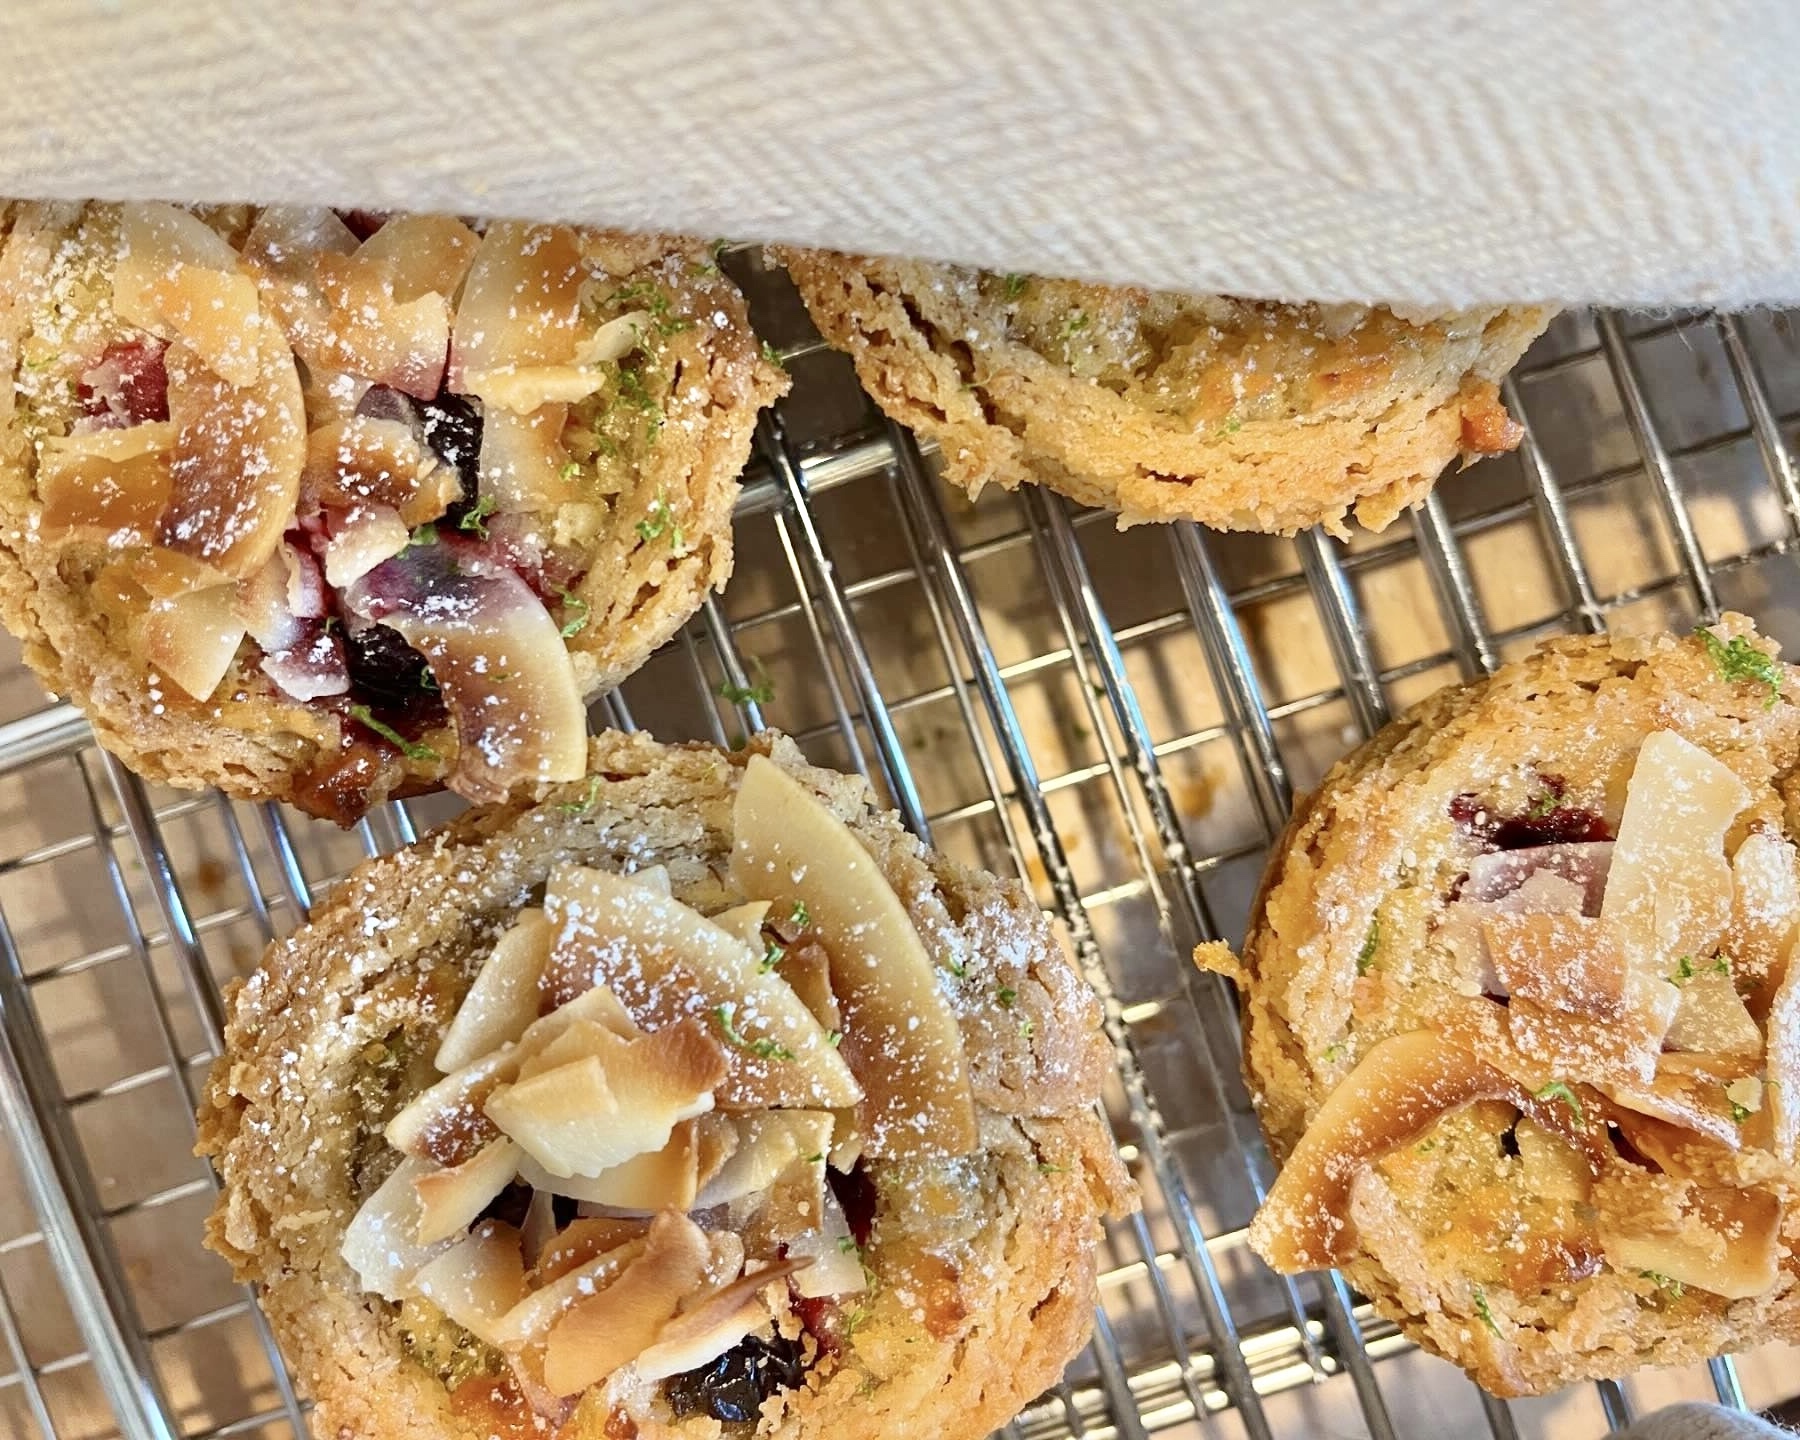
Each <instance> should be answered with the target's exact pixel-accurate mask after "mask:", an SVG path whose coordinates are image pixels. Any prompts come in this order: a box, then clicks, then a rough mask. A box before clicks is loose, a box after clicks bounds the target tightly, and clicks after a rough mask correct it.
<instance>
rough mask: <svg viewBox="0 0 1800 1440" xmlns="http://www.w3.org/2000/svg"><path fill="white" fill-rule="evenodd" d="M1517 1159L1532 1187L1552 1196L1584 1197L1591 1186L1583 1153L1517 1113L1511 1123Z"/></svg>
mask: <svg viewBox="0 0 1800 1440" xmlns="http://www.w3.org/2000/svg"><path fill="white" fill-rule="evenodd" d="M1513 1139H1514V1141H1515V1143H1516V1144H1517V1145H1518V1147H1519V1161H1520V1163H1521V1164H1522V1165H1523V1166H1524V1168H1525V1173H1526V1174H1527V1175H1528V1176H1529V1177H1530V1179H1531V1187H1532V1189H1533V1190H1534V1191H1535V1192H1536V1193H1537V1194H1539V1195H1543V1196H1547V1197H1548V1198H1550V1199H1553V1200H1576V1201H1584V1200H1586V1199H1587V1198H1588V1195H1589V1193H1590V1192H1591V1191H1592V1190H1593V1188H1594V1186H1593V1182H1594V1174H1593V1171H1592V1170H1591V1169H1590V1168H1589V1166H1588V1162H1587V1157H1586V1156H1584V1155H1583V1154H1582V1153H1581V1151H1580V1150H1579V1149H1577V1148H1576V1147H1575V1146H1573V1145H1571V1144H1570V1143H1569V1142H1568V1141H1567V1140H1565V1139H1564V1138H1563V1137H1562V1136H1561V1135H1558V1134H1557V1133H1556V1132H1555V1131H1554V1130H1546V1129H1545V1128H1544V1127H1543V1126H1542V1125H1539V1124H1538V1123H1537V1122H1536V1121H1534V1120H1530V1119H1527V1118H1526V1117H1524V1116H1521V1117H1520V1118H1519V1120H1518V1122H1517V1123H1516V1124H1515V1125H1514V1126H1513Z"/></svg>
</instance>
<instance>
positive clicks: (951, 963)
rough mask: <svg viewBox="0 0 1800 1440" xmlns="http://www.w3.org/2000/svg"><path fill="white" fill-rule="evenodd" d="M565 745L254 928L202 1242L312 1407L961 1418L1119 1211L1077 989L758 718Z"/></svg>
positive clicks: (545, 1416)
mask: <svg viewBox="0 0 1800 1440" xmlns="http://www.w3.org/2000/svg"><path fill="white" fill-rule="evenodd" d="M584 760H585V765H586V768H587V769H588V771H589V772H590V774H589V778H587V779H586V780H584V781H582V782H577V783H573V784H569V785H566V786H564V787H561V788H560V789H559V790H558V791H556V792H554V793H553V794H552V795H551V796H550V797H549V798H548V799H547V800H545V801H543V802H541V803H538V804H536V805H535V806H526V805H523V804H521V805H516V806H515V807H514V808H511V809H508V810H501V811H490V812H480V811H478V812H474V813H472V814H471V815H469V816H467V817H465V818H464V819H463V820H461V821H459V822H457V824H455V825H454V826H452V827H450V828H449V829H447V830H445V831H443V832H439V833H438V834H437V835H435V836H432V837H429V838H428V839H427V840H425V841H423V842H421V843H420V844H419V845H418V846H415V847H414V848H413V849H411V850H409V851H403V852H401V853H400V854H398V855H396V856H394V857H392V858H389V859H386V860H380V861H375V862H372V863H370V864H369V865H366V866H364V867H363V868H362V869H361V870H359V871H357V872H355V873H353V874H352V875H351V876H350V877H348V879H347V880H346V881H345V882H344V883H343V885H342V886H341V887H339V888H338V889H337V890H335V891H334V892H333V898H332V900H331V901H329V902H328V903H327V904H326V906H325V907H324V908H323V909H322V911H321V912H320V913H319V914H317V915H316V916H315V918H314V919H313V921H312V923H311V924H310V925H308V926H307V927H305V928H303V929H302V930H301V931H300V932H299V933H297V934H296V935H295V936H294V937H293V938H292V939H291V940H288V941H286V942H282V943H279V944H277V945H276V946H275V947H273V948H272V949H271V951H270V953H269V955H268V956H267V957H266V959H265V961H264V963H263V966H262V968H261V969H260V970H259V971H258V972H257V974H256V975H255V976H253V977H252V978H251V979H250V980H249V981H248V982H247V983H246V984H245V986H244V987H243V989H242V990H241V991H240V992H239V993H238V994H237V995H236V996H235V997H234V999H233V1001H232V1019H231V1023H230V1026H229V1031H228V1036H227V1044H228V1054H227V1055H226V1056H225V1057H224V1058H223V1059H221V1060H220V1062H219V1064H218V1065H217V1066H216V1068H215V1070H214V1072H213V1076H212V1079H211V1082H210V1085H209V1088H208V1092H207V1096H206V1099H205V1102H204V1104H203V1108H202V1114H201V1128H202V1149H203V1151H204V1152H205V1153H208V1154H210V1155H212V1156H213V1157H214V1159H215V1161H216V1162H217V1164H218V1166H219V1170H220V1174H221V1177H222V1180H223V1192H222V1195H221V1199H220V1202H219V1205H218V1208H217V1210H216V1211H215V1213H214V1216H213V1218H212V1221H211V1223H210V1226H209V1243H211V1244H212V1245H213V1246H214V1247H215V1248H217V1249H218V1250H220V1251H221V1253H223V1254H225V1255H226V1256H227V1257H228V1258H230V1259H231V1260H232V1262H233V1263H234V1265H235V1266H236V1268H237V1270H238V1272H239V1274H240V1275H241V1276H243V1277H244V1278H246V1279H250V1280H254V1281H255V1282H257V1283H258V1284H259V1285H261V1286H262V1287H263V1290H262V1293H263V1303H264V1308H265V1310H266V1311H267V1313H268V1315H269V1317H270V1320H271V1322H272V1324H273V1326H274V1328H275V1330H276V1333H277V1334H278V1336H279V1337H280V1338H281V1340H282V1342H283V1344H284V1346H285V1347H286V1349H287V1351H288V1354H289V1356H290V1358H291V1360H292V1362H293V1364H294V1366H295V1369H296V1372H297V1373H298V1374H299V1375H301V1377H302V1378H303V1379H304V1380H305V1382H306V1383H307V1384H308V1385H309V1387H310V1389H311V1391H312V1393H313V1397H314V1399H315V1400H316V1402H317V1405H318V1410H319V1414H320V1416H321V1417H322V1421H323V1423H324V1425H325V1426H326V1428H327V1429H328V1430H330V1432H331V1433H332V1434H334V1435H342V1436H352V1437H354V1436H365V1437H370V1440H373V1437H376V1436H385V1435H388V1434H398V1433H406V1434H411V1435H417V1436H440V1435H441V1436H445V1437H450V1436H455V1437H458V1440H462V1437H467V1436H483V1437H485V1436H488V1435H490V1434H501V1435H507V1436H525V1435H534V1434H562V1435H566V1436H571V1437H573V1436H586V1435H602V1434H604V1435H609V1436H611V1435H632V1436H641V1437H648V1440H655V1437H659V1436H670V1437H673V1436H686V1435H693V1436H702V1435H712V1436H716V1435H717V1434H719V1433H720V1428H721V1427H724V1429H725V1430H726V1431H728V1432H733V1433H745V1434H748V1433H750V1432H751V1431H752V1430H753V1429H754V1430H755V1431H756V1433H762V1434H774V1435H782V1436H821V1437H823V1436H826V1435H829V1436H831V1437H833V1440H839V1437H845V1436H849V1437H858V1436H868V1437H871V1440H873V1437H876V1436H882V1435H887V1434H895V1433H901V1431H902V1430H903V1429H908V1428H911V1429H913V1431H914V1433H929V1434H933V1435H942V1436H950V1437H957V1436H967V1437H971V1440H973V1437H977V1436H980V1435H984V1434H986V1433H987V1432H988V1431H990V1430H991V1429H992V1428H994V1427H995V1426H996V1425H998V1424H1000V1423H1002V1422H1004V1421H1005V1420H1007V1419H1009V1418H1010V1417H1011V1416H1012V1415H1013V1414H1014V1413H1016V1411H1017V1410H1018V1409H1019V1408H1020V1407H1021V1406H1023V1405H1024V1404H1025V1403H1026V1402H1027V1401H1029V1400H1030V1399H1032V1398H1033V1397H1034V1395H1035V1394H1036V1393H1038V1392H1039V1391H1040V1390H1041V1389H1043V1388H1044V1387H1045V1386H1046V1385H1048V1384H1049V1383H1050V1382H1051V1381H1053V1380H1054V1379H1055V1378H1056V1376H1057V1375H1058V1374H1059V1373H1060V1371H1061V1369H1062V1366H1063V1365H1064V1364H1065V1363H1066V1362H1067V1361H1068V1359H1069V1358H1070V1357H1071V1356H1072V1355H1073V1354H1074V1352H1075V1351H1076V1350H1077V1349H1078V1348H1079V1346H1080V1345H1081V1343H1082V1341H1083V1339H1084V1338H1085V1334H1086V1330H1087V1326H1088V1323H1089V1317H1090V1316H1091V1313H1092V1305H1093V1303H1094V1298H1095V1297H1094V1256H1093V1249H1094V1244H1095V1241H1096V1239H1097V1238H1098V1233H1099V1220H1100V1218H1101V1217H1102V1216H1103V1215H1104V1214H1106V1213H1107V1212H1109V1211H1111V1212H1114V1213H1118V1212H1122V1211H1123V1210H1125V1209H1128V1208H1129V1207H1130V1206H1132V1205H1133V1204H1135V1197H1134V1195H1133V1193H1132V1190H1131V1185H1130V1182H1129V1180H1128V1179H1127V1178H1126V1177H1125V1175H1124V1173H1123V1171H1122V1170H1121V1168H1120V1166H1119V1163H1118V1160H1117V1158H1116V1156H1115V1155H1114V1154H1113V1152H1112V1150H1111V1148H1110V1145H1109V1144H1108V1142H1107V1139H1106V1137H1105V1134H1104V1131H1103V1129H1102V1127H1101V1125H1100V1124H1099V1122H1098V1120H1097V1119H1096V1117H1095V1115H1094V1113H1093V1108H1092V1107H1093V1102H1094V1100H1095V1099H1096V1097H1097V1095H1098V1093H1099V1085H1100V1079H1101V1076H1102V1074H1103V1073H1104V1069H1105V1065H1106V1048H1105V1045H1104V1042H1103V1039H1102V1037H1101V1035H1100V1031H1099V1013H1098V1007H1097V1006H1096V1004H1095V1002H1094V1000H1093V997H1092V996H1091V995H1090V994H1088V992H1087V991H1086V990H1085V988H1083V987H1082V985H1081V983H1080V981H1079V980H1078V979H1077V978H1076V976H1075V975H1074V973H1073V971H1072V969H1071V967H1070V964H1069V961H1068V959H1067V956H1066V954H1065V953H1064V951H1063V950H1062V948H1061V947H1060V946H1059V945H1058V943H1057V942H1056V940H1055V938H1054V936H1053V935H1052V933H1051V932H1050V930H1049V928H1048V925H1047V923H1046V922H1045V920H1044V918H1043V916H1042V915H1041V913H1040V912H1039V911H1038V910H1037V909H1036V907H1035V906H1034V905H1033V904H1032V902H1031V900H1030V898H1029V897H1028V896H1027V895H1026V894H1025V893H1024V892H1023V891H1022V890H1020V889H1019V888H1018V887H1016V886H1013V885H1010V884H1004V883H1002V882H999V881H996V880H994V879H992V878H991V877H988V876H985V875H981V874H979V873H976V872H971V871H966V870H963V869H962V868H961V867H958V866H956V865H954V864H952V863H951V862H948V861H946V860H943V859H940V858H938V857H935V856H933V855H931V854H930V853H929V852H927V851H925V850H924V849H923V848H922V847H921V846H919V844H918V843H917V842H916V841H915V840H913V839H912V838H911V837H910V836H908V835H906V834H905V832H904V831H902V830H901V828H900V827H899V825H898V823H897V821H896V820H895V818H894V817H893V816H892V815H885V814H879V813H876V812H874V811H873V810H872V809H871V808H870V806H869V803H868V795H867V791H866V789H864V788H863V787H862V786H861V785H860V783H858V782H855V781H851V780H848V779H846V778H844V777H841V776H835V775H831V774H829V773H828V772H824V771H818V770H812V769H810V768H808V767H806V766H805V765H804V764H803V763H801V762H800V760H799V757H798V752H797V751H796V750H795V749H794V747H793V746H792V745H791V744H790V743H788V742H787V741H786V740H784V739H782V738H781V737H778V736H765V737H759V738H758V739H757V740H755V741H753V742H752V743H751V746H750V747H749V752H748V753H747V754H746V753H738V754H726V753H724V752H721V751H718V750H715V749H712V748H711V747H705V746H690V747H663V746H659V745H656V744H655V743H654V742H651V741H649V740H645V739H642V738H639V737H627V736H618V735H606V736H602V737H600V738H599V739H597V740H595V741H594V742H593V744H592V749H591V752H590V753H589V754H588V755H586V756H585V757H584Z"/></svg>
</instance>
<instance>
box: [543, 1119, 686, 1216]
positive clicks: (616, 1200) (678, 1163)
mask: <svg viewBox="0 0 1800 1440" xmlns="http://www.w3.org/2000/svg"><path fill="white" fill-rule="evenodd" d="M694 1123H695V1122H694V1121H692V1120H684V1121H681V1122H680V1123H679V1124H677V1125H676V1126H675V1128H674V1130H673V1132H672V1133H671V1134H670V1136H669V1143H668V1144H666V1145H664V1146H663V1147H662V1149H660V1150H647V1151H645V1152H644V1153H643V1154H641V1155H634V1156H632V1157H631V1158H630V1159H628V1160H621V1161H620V1162H619V1163H618V1164H617V1165H613V1166H609V1167H608V1168H607V1169H605V1170H602V1171H601V1172H600V1173H599V1174H598V1175H594V1176H584V1175H571V1176H566V1177H565V1176H559V1175H552V1174H550V1173H549V1172H548V1171H547V1170H544V1169H543V1168H542V1167H540V1166H538V1165H535V1164H533V1163H532V1162H531V1161H530V1160H529V1159H527V1160H526V1162H525V1164H524V1165H523V1166H522V1167H521V1170H520V1174H521V1176H522V1177H523V1179H524V1181H525V1183H526V1184H527V1185H530V1186H531V1187H532V1189H534V1190H543V1191H546V1192H548V1193H549V1194H553V1195H565V1196H567V1197H568V1198H570V1199H572V1200H584V1201H586V1202H587V1203H588V1204H590V1205H604V1206H606V1207H607V1208H608V1209H610V1210H635V1211H639V1212H641V1213H643V1214H646V1215H648V1214H652V1213H654V1212H655V1211H657V1210H660V1209H662V1208H663V1207H665V1206H676V1207H678V1208H680V1209H683V1210H691V1209H692V1208H693V1206H694V1197H695V1195H696V1194H697V1193H698V1188H699V1185H698V1173H699V1167H698V1153H697V1143H696V1140H695V1136H694Z"/></svg>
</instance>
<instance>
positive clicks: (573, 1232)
mask: <svg viewBox="0 0 1800 1440" xmlns="http://www.w3.org/2000/svg"><path fill="white" fill-rule="evenodd" d="M649 1229H650V1222H649V1221H648V1220H630V1219H616V1218H613V1217H610V1216H592V1217H587V1218H583V1219H579V1220H572V1221H570V1222H569V1223H568V1224H567V1225H566V1226H564V1227H563V1229H562V1231H561V1233H560V1234H558V1235H556V1236H555V1238H554V1239H552V1240H551V1242H550V1244H549V1245H548V1246H547V1247H546V1248H545V1249H544V1251H543V1252H542V1253H541V1254H540V1255H539V1256H538V1258H537V1263H536V1267H535V1268H534V1269H533V1270H532V1272H531V1283H532V1286H533V1287H534V1288H539V1289H541V1288H542V1287H544V1286H546V1285H550V1284H553V1283H554V1282H555V1281H557V1280H560V1279H561V1278H562V1277H563V1276H565V1275H567V1274H568V1273H569V1272H570V1271H571V1270H579V1269H580V1268H581V1267H582V1266H584V1265H587V1264H589V1263H591V1262H592V1261H594V1260H597V1259H599V1258H600V1257H601V1256H602V1255H605V1254H608V1253H610V1252H611V1251H614V1250H617V1249H618V1248H619V1247H620V1246H621V1245H630V1244H632V1243H633V1242H634V1241H638V1240H642V1239H643V1238H644V1236H645V1234H646V1233H647V1232H648V1231H649ZM634 1253H635V1252H634Z"/></svg>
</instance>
